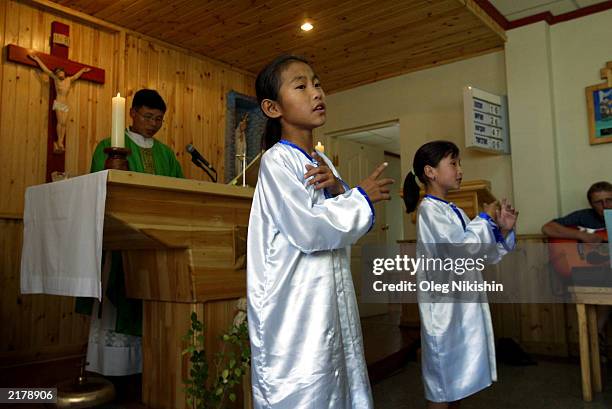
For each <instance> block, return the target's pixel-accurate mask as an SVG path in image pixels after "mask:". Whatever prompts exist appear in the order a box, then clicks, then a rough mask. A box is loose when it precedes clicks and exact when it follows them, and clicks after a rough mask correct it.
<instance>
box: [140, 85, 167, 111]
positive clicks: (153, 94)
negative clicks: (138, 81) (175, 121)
mask: <svg viewBox="0 0 612 409" xmlns="http://www.w3.org/2000/svg"><path fill="white" fill-rule="evenodd" d="M140 107H147V108H150V109H159V110H160V111H162V112H166V103H165V102H164V99H163V98H162V97H161V95H159V94H158V93H157V91H155V90H154V89H141V90H139V91H137V92H136V93H135V94H134V99H132V108H134V109H138V108H140Z"/></svg>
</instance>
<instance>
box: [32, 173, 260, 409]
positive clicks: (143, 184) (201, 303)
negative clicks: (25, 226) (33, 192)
mask: <svg viewBox="0 0 612 409" xmlns="http://www.w3.org/2000/svg"><path fill="white" fill-rule="evenodd" d="M105 172H108V175H107V178H106V201H105V205H104V215H103V226H104V228H103V248H104V250H121V251H122V253H123V263H124V270H125V272H126V279H125V285H126V290H127V295H128V296H129V297H131V298H139V299H142V300H144V308H143V337H142V355H143V373H142V400H143V403H144V404H145V405H146V406H147V407H151V408H168V409H170V408H173V409H174V408H183V407H187V405H186V399H185V393H184V385H183V379H184V378H186V377H187V375H188V371H189V361H188V358H187V356H185V355H183V354H182V351H183V350H184V349H185V344H184V341H182V338H183V336H184V335H185V334H186V333H187V331H188V329H189V327H190V324H191V322H190V316H191V313H192V312H196V313H197V314H198V317H199V319H200V320H201V321H203V322H204V325H205V334H206V351H207V359H208V360H209V362H211V361H212V357H213V356H214V354H215V353H216V352H217V351H219V350H220V346H221V341H220V340H219V335H221V334H223V333H225V332H226V331H227V330H228V328H229V327H230V325H231V323H232V319H233V317H234V315H235V313H236V310H235V304H236V300H237V299H238V298H240V297H244V296H246V233H247V223H248V218H249V212H250V207H251V201H252V197H253V192H254V189H252V188H249V187H237V186H229V185H222V184H215V183H210V182H202V181H196V180H188V179H178V178H171V177H164V176H155V175H149V174H144V173H133V172H125V171H118V170H109V171H105ZM93 175H95V174H93ZM84 177H86V176H84ZM77 179H79V178H75V179H69V180H65V181H61V182H57V183H58V184H67V183H71V182H72V181H73V180H77ZM74 183H76V182H74ZM53 185H55V184H53ZM56 186H60V187H61V186H62V185H56ZM63 186H65V185H63ZM40 187H41V188H43V187H44V188H45V189H49V190H53V188H54V186H51V185H40ZM36 188H38V187H33V188H30V189H36ZM51 196H53V195H51ZM95 222H96V221H95V220H87V219H85V220H79V223H95ZM26 233H27V231H26ZM26 235H27V234H26ZM75 251H77V252H78V251H79V250H78V246H77V245H75V246H74V248H72V252H75ZM66 257H67V258H70V257H74V255H69V254H66ZM34 281H35V280H34ZM41 288H43V290H42V291H40V292H45V291H44V286H43V287H41Z"/></svg>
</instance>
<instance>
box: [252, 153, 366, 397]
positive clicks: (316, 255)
mask: <svg viewBox="0 0 612 409" xmlns="http://www.w3.org/2000/svg"><path fill="white" fill-rule="evenodd" d="M321 157H322V158H323V159H324V160H325V162H326V164H327V165H328V166H329V167H330V168H331V169H332V171H333V172H334V174H336V175H337V172H336V170H335V168H334V167H333V165H332V163H331V162H330V161H329V159H327V158H326V157H325V156H324V155H323V154H321ZM306 164H310V165H313V164H315V165H316V161H314V160H313V159H312V158H311V157H310V155H308V154H307V153H306V152H304V151H302V150H301V149H300V148H298V147H297V146H295V145H293V144H291V143H289V142H287V141H281V142H279V143H277V144H276V145H274V146H273V147H272V148H270V149H269V150H268V151H267V152H266V153H265V154H264V155H263V157H262V160H261V168H260V171H259V179H258V182H257V187H256V189H255V194H254V197H253V205H252V207H251V215H250V219H249V231H248V239H247V240H248V241H247V243H248V247H247V288H248V289H247V293H248V297H247V298H248V320H249V337H250V341H251V356H252V361H251V365H252V383H253V404H254V407H255V408H275V409H284V408H286V409H298V408H313V409H314V408H317V409H319V408H338V409H340V408H359V409H368V408H371V407H372V397H371V390H370V384H369V381H368V374H367V367H366V363H365V359H364V354H363V341H362V336H361V326H360V321H359V311H358V309H357V303H356V297H355V290H354V288H353V280H352V278H351V271H350V258H349V248H348V246H349V245H351V244H352V243H354V242H355V241H357V240H358V239H359V238H360V237H361V236H362V235H364V234H365V233H366V232H367V231H368V230H369V229H370V228H371V226H372V224H373V222H374V213H373V208H372V206H371V203H370V201H369V198H368V197H367V195H365V193H364V192H363V191H362V190H361V189H360V188H354V189H347V191H346V192H345V193H344V194H342V195H339V196H337V197H334V198H331V197H329V195H328V194H327V192H325V191H324V190H315V189H314V186H307V180H306V179H305V178H304V174H305V173H306V172H307V169H306ZM337 176H338V175H337ZM345 188H348V186H345ZM326 197H327V198H326Z"/></svg>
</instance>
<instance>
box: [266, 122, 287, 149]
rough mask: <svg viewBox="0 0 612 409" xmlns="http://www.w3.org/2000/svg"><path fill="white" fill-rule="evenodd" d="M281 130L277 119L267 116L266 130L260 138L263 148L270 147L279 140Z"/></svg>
mask: <svg viewBox="0 0 612 409" xmlns="http://www.w3.org/2000/svg"><path fill="white" fill-rule="evenodd" d="M281 136H282V130H281V124H280V121H279V120H278V119H272V118H268V120H267V121H266V132H265V134H264V137H263V138H262V139H261V145H262V146H261V147H262V149H263V150H266V149H270V148H271V147H272V146H274V144H275V143H277V142H278V141H280V140H281Z"/></svg>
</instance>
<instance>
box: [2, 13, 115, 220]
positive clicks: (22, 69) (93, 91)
mask: <svg viewBox="0 0 612 409" xmlns="http://www.w3.org/2000/svg"><path fill="white" fill-rule="evenodd" d="M52 21H60V22H63V23H66V24H68V25H69V26H70V39H71V45H70V54H69V58H70V59H72V60H75V61H79V62H82V63H86V64H90V65H93V66H97V67H100V68H103V69H104V70H106V79H107V83H106V84H104V85H100V84H93V83H90V82H86V81H77V82H75V83H74V85H73V88H72V90H71V91H70V93H69V95H68V101H69V102H68V105H69V106H70V112H69V119H68V129H67V134H66V144H67V150H66V170H67V172H68V173H69V174H70V175H79V174H83V173H85V172H87V171H88V170H89V161H90V159H91V152H92V151H93V148H94V146H95V143H96V141H97V140H98V139H99V135H104V134H107V133H109V130H110V103H107V102H108V101H110V99H111V96H112V93H113V92H112V91H113V88H114V85H113V84H112V82H113V78H114V76H113V54H112V53H113V49H114V48H115V47H114V44H115V40H114V37H115V36H116V35H117V34H116V33H111V32H107V31H103V30H100V29H96V28H92V27H90V26H86V25H83V24H79V23H76V22H74V21H70V20H69V19H66V18H61V17H59V16H56V15H53V14H50V13H46V12H43V11H41V10H38V9H35V8H32V7H30V6H27V5H24V4H21V3H18V2H15V1H9V2H8V3H7V13H6V18H5V21H4V22H5V24H4V25H3V27H4V34H5V35H4V41H3V43H2V45H3V46H5V45H7V44H17V45H19V46H22V47H26V48H32V49H34V50H38V51H42V52H45V53H49V52H50V46H49V35H50V30H51V22H52ZM1 71H2V84H1V87H2V105H1V106H0V137H1V140H2V146H3V149H2V151H1V152H0V163H1V165H0V166H1V167H2V168H1V169H0V170H1V172H0V189H1V190H2V193H3V194H2V195H1V196H0V214H21V212H22V209H23V193H24V191H25V188H26V187H27V186H31V185H35V184H39V183H44V179H45V163H46V140H47V120H48V103H49V102H48V101H49V81H50V80H49V77H48V76H47V75H46V74H44V73H42V71H41V70H37V69H34V68H31V67H26V66H23V65H20V64H15V63H12V62H7V61H5V60H4V59H3V60H2V62H1Z"/></svg>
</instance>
